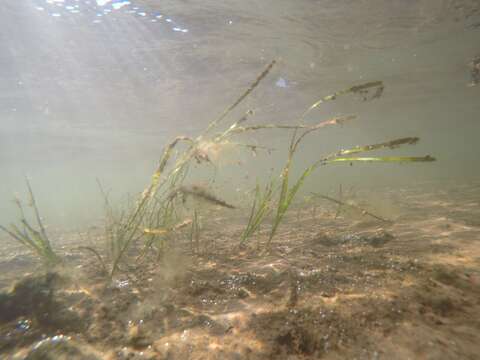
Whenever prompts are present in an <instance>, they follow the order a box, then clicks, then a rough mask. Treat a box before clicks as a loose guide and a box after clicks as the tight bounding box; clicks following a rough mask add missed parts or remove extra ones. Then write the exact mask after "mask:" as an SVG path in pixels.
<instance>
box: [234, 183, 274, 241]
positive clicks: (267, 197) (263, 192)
mask: <svg viewBox="0 0 480 360" xmlns="http://www.w3.org/2000/svg"><path fill="white" fill-rule="evenodd" d="M274 192H275V183H274V181H273V180H272V181H270V182H269V183H268V184H267V185H266V186H265V188H264V189H262V188H261V187H260V185H259V184H257V186H256V187H255V194H254V198H253V202H252V208H251V210H250V216H249V218H248V223H247V226H246V227H245V230H243V232H242V235H241V237H240V245H243V244H245V242H246V241H247V240H248V239H249V238H250V237H251V236H252V235H253V234H254V233H255V232H256V231H257V230H258V228H259V227H260V225H261V224H262V222H263V220H264V219H265V218H266V217H267V216H268V215H269V214H270V212H271V211H272V207H271V202H272V197H273V194H274Z"/></svg>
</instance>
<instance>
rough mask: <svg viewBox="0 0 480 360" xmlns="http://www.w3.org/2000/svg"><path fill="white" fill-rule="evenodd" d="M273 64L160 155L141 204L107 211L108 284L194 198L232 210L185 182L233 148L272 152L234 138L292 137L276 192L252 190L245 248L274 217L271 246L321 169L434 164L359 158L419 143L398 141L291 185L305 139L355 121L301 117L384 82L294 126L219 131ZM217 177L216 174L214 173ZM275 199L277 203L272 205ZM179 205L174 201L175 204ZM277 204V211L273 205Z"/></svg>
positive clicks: (341, 158) (343, 158)
mask: <svg viewBox="0 0 480 360" xmlns="http://www.w3.org/2000/svg"><path fill="white" fill-rule="evenodd" d="M274 64H275V61H272V62H271V63H270V64H268V66H267V67H266V68H265V69H264V70H263V72H262V73H261V74H260V75H259V76H258V77H257V78H256V79H255V81H254V82H253V83H252V84H251V85H250V86H249V87H248V88H247V90H246V91H244V92H243V93H242V94H241V95H240V97H239V98H237V100H236V101H234V102H233V104H232V105H230V106H228V107H227V108H226V109H225V110H224V111H223V112H222V113H221V114H220V116H218V117H217V118H215V119H214V120H213V121H211V122H210V123H209V124H208V126H207V127H206V129H205V130H204V131H203V132H202V133H201V134H200V135H198V136H197V137H195V138H192V137H187V136H178V137H176V138H175V139H173V141H171V142H170V143H168V144H167V145H166V146H165V147H164V149H163V152H162V155H161V157H160V160H159V164H158V166H157V168H156V170H155V171H154V173H153V175H152V178H151V182H150V184H149V185H148V186H147V187H146V188H145V190H144V191H143V192H142V194H141V196H140V198H139V200H138V201H137V203H136V205H135V206H134V207H133V208H130V210H129V211H124V212H122V213H121V216H120V217H119V218H117V219H115V220H113V218H112V212H111V211H107V217H109V218H110V220H109V221H107V224H109V226H108V228H109V229H108V231H107V234H108V236H109V237H110V241H109V242H110V244H111V252H110V254H111V267H110V270H109V274H110V278H112V277H113V276H114V275H115V273H116V272H117V271H118V270H119V264H120V262H121V261H122V260H123V259H124V257H125V255H126V254H127V253H128V251H129V249H131V248H132V245H133V244H135V243H136V242H137V241H138V240H140V239H141V238H142V237H146V240H145V244H144V245H145V246H144V251H145V250H146V249H148V248H150V247H151V245H152V244H153V242H154V241H155V239H156V238H157V237H164V238H165V237H168V236H169V235H170V234H171V233H173V232H174V231H175V230H174V229H175V226H176V224H181V223H182V214H181V211H180V209H181V207H182V205H183V204H184V203H185V201H184V200H185V199H186V198H187V197H192V198H195V199H197V200H199V201H204V202H207V203H210V204H214V205H218V206H221V207H224V208H230V209H233V208H235V207H234V206H233V205H231V204H229V203H228V202H226V201H224V200H223V199H220V198H219V197H217V196H215V195H214V194H213V193H211V192H210V191H208V190H206V189H204V188H202V187H199V186H196V185H185V182H186V179H187V178H188V176H189V173H190V168H191V165H192V164H195V165H202V164H206V165H213V167H214V168H215V170H216V166H215V161H216V159H217V158H218V157H219V154H220V153H221V152H222V150H223V149H225V148H227V147H231V146H235V147H243V148H245V149H248V150H250V151H252V152H253V153H254V154H256V152H257V151H258V150H266V151H268V152H270V151H271V150H272V149H270V148H268V147H266V146H264V144H262V145H261V146H259V145H255V144H248V143H243V142H238V141H234V140H233V139H232V138H233V137H234V136H237V135H241V134H248V133H252V132H257V131H263V130H273V129H281V130H285V131H293V135H292V137H291V141H290V146H289V149H288V156H287V161H286V164H285V165H284V167H283V170H282V171H281V177H280V185H279V186H278V187H277V186H276V185H275V184H274V183H273V182H271V183H269V184H268V185H267V186H266V187H265V189H264V190H262V191H261V189H260V188H259V187H257V188H256V190H255V197H254V200H253V204H252V206H251V211H250V216H249V219H248V223H247V225H246V227H245V230H244V231H243V233H242V235H241V238H240V243H241V244H244V243H245V242H246V241H247V240H248V239H249V238H250V237H251V236H252V235H253V234H254V233H255V231H256V230H257V229H258V228H259V226H260V224H261V223H262V222H263V221H264V220H265V219H266V218H267V216H268V215H270V214H271V213H272V211H273V212H274V216H273V222H272V227H271V231H270V235H269V239H268V242H267V247H269V246H270V244H271V242H272V239H273V238H274V236H275V234H276V232H277V230H278V227H279V225H280V223H281V222H282V220H283V218H284V216H285V214H286V212H287V210H288V209H289V207H290V205H291V204H292V202H293V200H294V199H295V197H296V195H297V193H298V192H299V190H300V188H301V187H302V185H303V183H304V182H305V180H306V178H307V177H308V176H309V175H310V174H311V173H312V172H313V171H314V170H316V169H317V168H318V167H319V166H322V165H327V164H334V163H353V162H414V161H415V162H416V161H433V160H434V158H432V157H430V156H424V157H361V156H358V155H359V154H361V153H365V152H370V151H373V150H379V149H394V148H396V147H398V146H401V145H405V144H414V143H416V142H417V141H418V138H413V137H412V138H402V139H396V140H392V141H389V142H385V143H380V144H373V145H366V146H361V147H355V148H352V149H348V150H340V151H337V152H335V153H333V154H330V155H328V156H324V157H322V158H320V159H319V160H317V161H316V162H314V163H313V164H312V165H310V166H309V167H307V168H306V169H305V170H304V171H303V173H302V174H301V175H300V177H299V178H298V179H297V180H296V181H295V182H294V183H293V185H291V184H290V181H291V180H290V172H291V167H292V164H293V161H294V156H295V154H296V152H297V150H298V148H299V146H300V144H301V142H302V141H303V140H304V139H305V138H306V136H307V135H309V134H311V133H312V132H315V131H318V130H320V129H323V128H325V127H329V126H334V125H342V124H344V123H346V122H348V121H351V120H353V119H355V118H356V117H355V116H354V115H347V116H341V117H335V118H333V119H330V120H326V121H321V122H319V123H317V124H314V125H308V124H306V123H305V121H304V120H305V117H306V115H307V114H309V113H310V112H311V111H312V110H314V109H316V108H317V107H319V106H320V105H321V104H322V103H325V102H327V101H332V100H335V99H337V98H338V97H339V96H343V95H347V94H353V95H356V96H359V97H360V98H361V100H363V101H367V100H372V99H376V98H379V97H380V96H381V95H382V93H383V90H384V85H383V82H381V81H373V82H368V83H365V84H361V85H356V86H352V87H349V88H347V89H344V90H341V91H337V92H335V93H333V94H331V95H328V96H325V97H322V98H321V99H320V100H318V101H316V102H315V103H313V104H312V105H311V106H310V107H309V108H307V109H306V110H305V111H304V112H303V113H302V114H301V116H300V118H299V119H298V120H297V121H296V122H295V123H294V124H253V125H248V126H245V123H246V122H247V121H248V120H249V119H250V117H251V116H252V115H253V112H252V111H250V110H249V111H247V112H245V113H244V114H243V115H242V116H241V117H240V118H238V119H237V120H235V121H233V123H231V125H230V126H227V127H226V128H225V129H223V130H221V129H220V127H221V126H222V122H223V121H224V120H225V119H226V118H227V116H228V115H229V114H230V113H231V112H232V111H233V110H234V109H235V108H236V107H237V106H238V105H239V104H240V103H241V102H242V101H243V100H244V99H245V98H246V97H247V96H248V95H249V94H250V93H251V92H252V91H253V90H254V89H255V88H256V87H257V86H258V85H259V83H260V82H261V81H262V80H263V79H264V78H265V77H266V76H267V75H268V73H269V72H270V71H271V69H272V68H273V66H274ZM215 174H216V171H215ZM275 194H278V197H277V198H276V200H275V201H274V197H275ZM179 199H180V200H183V201H178V200H179ZM274 202H275V205H274V204H273V203H274ZM196 211H197V210H195V212H194V214H193V218H192V220H191V224H192V227H191V231H190V242H191V247H192V248H193V243H194V242H195V243H196V248H197V252H198V232H199V226H198V214H197V213H196Z"/></svg>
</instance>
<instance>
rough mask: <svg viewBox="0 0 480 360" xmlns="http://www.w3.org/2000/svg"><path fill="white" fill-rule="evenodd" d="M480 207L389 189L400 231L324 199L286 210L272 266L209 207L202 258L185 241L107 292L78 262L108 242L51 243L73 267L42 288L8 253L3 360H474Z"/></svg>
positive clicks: (3, 277)
mask: <svg viewBox="0 0 480 360" xmlns="http://www.w3.org/2000/svg"><path fill="white" fill-rule="evenodd" d="M479 194H480V184H479V183H468V184H456V183H448V184H444V183H436V182H432V183H425V184H418V185H413V184H412V185H411V186H410V187H404V188H398V187H392V188H383V189H379V190H377V191H376V194H375V196H377V197H381V198H383V199H384V200H385V202H388V203H389V204H392V206H391V207H394V208H395V210H394V211H390V214H393V215H392V216H393V219H392V220H393V221H392V222H385V221H381V220H378V219H374V218H372V217H369V216H366V215H365V214H362V213H352V212H351V211H349V210H347V209H342V208H340V209H339V208H338V207H337V205H335V204H332V203H331V202H326V201H324V200H322V199H314V200H311V201H310V202H308V203H303V204H302V205H298V206H297V207H296V208H294V209H291V211H290V212H289V213H288V214H287V217H286V219H285V221H284V223H282V224H281V226H280V228H279V230H278V235H277V237H276V238H275V240H274V241H273V243H272V250H271V251H270V252H269V253H268V254H260V252H259V251H258V250H257V242H258V241H261V242H264V241H265V240H266V238H267V237H268V230H269V229H268V227H265V228H264V229H261V230H260V232H259V233H258V234H256V235H254V237H253V238H252V240H251V241H250V242H248V243H247V244H246V245H245V246H244V247H238V239H239V236H240V234H241V231H242V230H243V227H244V223H245V213H244V212H241V211H238V210H227V209H225V208H223V207H217V208H215V207H213V208H212V209H211V212H210V213H209V214H208V221H205V226H204V227H203V228H202V231H201V235H200V236H201V242H200V244H201V245H200V249H199V252H198V254H190V252H189V250H190V245H191V244H190V240H189V239H188V237H187V236H182V235H181V234H180V235H179V236H177V237H176V239H175V241H176V243H175V245H174V246H173V245H171V246H169V245H168V244H167V245H166V246H167V250H165V252H164V254H163V255H162V256H160V255H159V256H158V257H157V256H154V255H153V252H152V254H147V255H146V256H145V257H144V258H142V259H140V260H139V261H137V262H136V263H134V264H133V263H130V264H129V265H128V266H129V268H128V269H127V270H128V271H125V269H123V270H124V271H122V272H120V273H119V274H118V275H117V276H116V277H115V278H114V280H113V282H111V283H108V282H106V281H105V276H104V274H102V269H101V267H100V266H99V262H98V261H97V260H96V259H95V257H94V256H92V254H91V253H89V252H86V251H80V250H79V249H78V243H79V240H80V239H83V240H84V241H83V242H82V243H83V244H85V243H86V242H85V239H88V241H87V243H88V242H89V243H93V244H98V243H99V242H101V241H102V236H104V235H103V230H102V229H100V228H95V227H92V228H90V229H88V231H85V232H84V233H82V234H79V233H63V232H60V231H58V232H57V233H55V234H52V235H51V237H52V238H55V239H56V241H55V242H54V244H55V246H56V248H57V249H61V251H59V253H60V255H61V256H62V257H63V258H65V259H66V260H65V265H64V266H63V267H60V268H59V269H58V270H57V271H55V272H51V273H48V274H46V275H45V274H43V273H42V272H41V271H38V270H39V263H38V261H37V260H36V259H35V258H34V257H33V256H31V255H30V253H28V252H26V251H25V249H24V248H22V247H20V246H19V245H16V243H15V242H13V241H11V240H9V239H8V240H7V239H5V241H3V240H2V244H4V245H2V246H6V248H5V251H2V253H1V256H2V258H1V259H0V270H1V271H0V285H1V287H2V288H3V292H2V294H1V295H0V316H1V319H0V320H1V326H0V353H1V354H2V355H1V358H3V359H7V358H8V359H24V358H25V359H320V358H321V359H477V358H478V354H479V353H480V247H479V246H478V242H479V240H480V220H479V219H480V207H479V202H480V197H479ZM370 195H372V194H369V193H368V191H359V192H357V193H356V194H355V200H356V201H357V203H360V204H361V203H362V199H368V198H369V196H370ZM227 211H228V212H227ZM52 231H53V230H52ZM12 284H14V285H13V286H12Z"/></svg>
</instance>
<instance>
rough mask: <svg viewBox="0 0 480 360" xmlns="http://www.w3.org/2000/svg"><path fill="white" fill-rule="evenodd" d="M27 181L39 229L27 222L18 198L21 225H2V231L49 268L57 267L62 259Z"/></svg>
mask: <svg viewBox="0 0 480 360" xmlns="http://www.w3.org/2000/svg"><path fill="white" fill-rule="evenodd" d="M25 181H26V183H27V188H28V193H29V197H30V201H29V205H30V206H31V207H32V209H33V213H34V215H35V219H36V221H37V226H38V228H37V229H35V228H34V227H33V225H31V224H30V222H29V221H28V220H27V218H26V216H25V212H24V210H23V206H22V203H21V202H20V200H19V199H18V198H16V199H15V204H16V205H17V206H18V208H19V210H20V223H21V225H20V226H17V225H16V224H10V226H9V227H8V228H7V227H5V226H2V225H0V229H2V230H3V231H4V232H6V233H7V234H8V235H10V236H11V237H12V238H14V239H15V240H17V241H18V242H19V243H20V244H22V245H24V246H26V247H27V248H29V249H30V250H31V251H33V252H34V253H35V254H36V255H37V256H39V257H40V259H41V260H42V262H43V263H44V265H45V266H46V267H47V268H51V267H53V266H55V265H58V264H59V263H60V262H61V259H60V257H59V256H58V255H57V254H56V253H55V251H54V250H53V249H52V246H51V244H50V240H49V238H48V236H47V232H46V230H45V226H44V225H43V222H42V219H41V217H40V212H39V210H38V207H37V203H36V201H35V196H34V195H33V190H32V187H31V186H30V182H29V181H28V178H26V179H25Z"/></svg>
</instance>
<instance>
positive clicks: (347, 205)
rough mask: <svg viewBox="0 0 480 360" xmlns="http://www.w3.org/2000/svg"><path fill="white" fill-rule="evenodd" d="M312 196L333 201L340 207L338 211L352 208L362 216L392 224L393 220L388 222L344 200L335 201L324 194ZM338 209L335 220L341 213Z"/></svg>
mask: <svg viewBox="0 0 480 360" xmlns="http://www.w3.org/2000/svg"><path fill="white" fill-rule="evenodd" d="M312 195H314V196H316V197H319V198H321V199H325V200H328V201H331V202H333V203H334V204H337V205H338V206H339V208H338V209H340V207H350V208H352V209H354V210H357V211H359V212H360V213H362V215H367V216H370V217H372V218H374V219H377V220H380V221H383V222H385V223H391V222H392V221H391V220H388V219H385V218H383V217H381V216H378V215H375V214H374V213H372V212H370V211H368V210H367V209H364V208H362V207H360V206H357V205H354V204H350V203H348V202H345V201H342V200H338V199H335V198H333V197H331V196H327V195H323V194H317V193H313V192H312ZM338 209H337V212H336V214H335V218H337V216H338V212H339V210H338Z"/></svg>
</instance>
